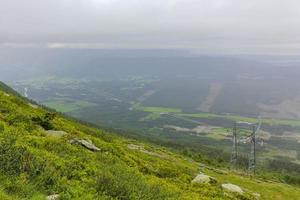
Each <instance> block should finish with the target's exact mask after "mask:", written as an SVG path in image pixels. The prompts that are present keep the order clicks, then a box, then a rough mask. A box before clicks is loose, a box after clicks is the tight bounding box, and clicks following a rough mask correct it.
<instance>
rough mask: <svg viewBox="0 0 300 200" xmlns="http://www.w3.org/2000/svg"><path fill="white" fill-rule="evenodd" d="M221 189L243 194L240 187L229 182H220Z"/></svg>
mask: <svg viewBox="0 0 300 200" xmlns="http://www.w3.org/2000/svg"><path fill="white" fill-rule="evenodd" d="M222 189H223V190H226V191H229V192H234V193H238V194H243V193H244V192H243V190H242V188H240V187H239V186H237V185H234V184H231V183H224V184H222Z"/></svg>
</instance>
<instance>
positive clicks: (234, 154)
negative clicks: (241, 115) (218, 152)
mask: <svg viewBox="0 0 300 200" xmlns="http://www.w3.org/2000/svg"><path fill="white" fill-rule="evenodd" d="M232 133H233V135H232V136H233V137H232V150H231V158H230V164H231V165H232V166H234V165H236V161H237V123H236V122H234V125H233V129H232Z"/></svg>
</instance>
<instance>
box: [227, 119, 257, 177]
mask: <svg viewBox="0 0 300 200" xmlns="http://www.w3.org/2000/svg"><path fill="white" fill-rule="evenodd" d="M238 126H240V127H238ZM260 126H261V119H260V117H259V123H258V125H257V126H256V125H255V124H252V123H248V122H235V123H234V125H233V130H232V151H231V159H230V164H231V166H234V165H236V162H237V157H238V150H237V141H238V140H237V132H238V128H246V129H251V135H249V136H248V137H247V138H248V139H249V141H250V155H249V160H248V171H249V172H253V173H254V174H255V167H256V133H257V132H258V131H259V129H260Z"/></svg>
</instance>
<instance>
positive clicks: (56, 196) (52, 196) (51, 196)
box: [46, 194, 59, 200]
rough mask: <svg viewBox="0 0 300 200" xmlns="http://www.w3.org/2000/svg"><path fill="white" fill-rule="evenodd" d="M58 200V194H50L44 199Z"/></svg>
mask: <svg viewBox="0 0 300 200" xmlns="http://www.w3.org/2000/svg"><path fill="white" fill-rule="evenodd" d="M58 198H59V194H52V195H49V196H47V197H46V200H56V199H58Z"/></svg>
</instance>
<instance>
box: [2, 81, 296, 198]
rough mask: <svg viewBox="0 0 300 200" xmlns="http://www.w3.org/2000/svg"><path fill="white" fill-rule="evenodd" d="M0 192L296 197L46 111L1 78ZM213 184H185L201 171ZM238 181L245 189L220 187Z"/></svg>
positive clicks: (277, 186) (286, 189)
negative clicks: (209, 177) (210, 178)
mask: <svg viewBox="0 0 300 200" xmlns="http://www.w3.org/2000/svg"><path fill="white" fill-rule="evenodd" d="M0 166H1V168H0V199H1V200H2V199H3V200H9V199H35V200H38V199H46V197H47V196H48V195H59V196H58V198H57V199H87V200H89V199H91V200H92V199H93V200H94V199H99V200H102V199H103V200H109V199H110V200H113V199H115V200H117V199H118V200H141V199H145V200H159V199H174V200H175V199H180V200H181V199H183V200H184V199H186V200H197V199H256V198H258V197H257V194H254V193H259V195H260V199H282V200H283V199H291V200H292V199H299V197H300V190H299V188H296V187H292V186H289V185H286V184H282V183H276V182H268V181H263V180H258V179H253V178H250V177H248V176H246V175H238V174H237V173H235V172H231V171H228V170H226V169H225V170H226V171H224V169H223V171H220V169H214V168H211V167H205V168H203V166H202V167H200V166H201V165H199V163H197V162H194V161H193V160H191V159H189V158H186V157H183V156H181V155H179V154H176V153H174V152H172V151H170V150H168V149H165V148H162V147H158V146H155V145H152V144H147V143H142V142H139V141H135V140H131V139H126V138H122V137H119V136H117V135H115V134H114V133H110V132H106V131H104V130H100V129H96V128H93V127H88V126H86V125H83V124H80V123H78V122H76V121H73V120H70V119H66V118H64V117H63V116H61V115H59V114H57V113H53V112H49V111H48V110H45V109H43V108H41V107H39V106H37V105H34V104H32V103H30V102H29V101H26V99H24V98H20V97H19V96H18V95H16V94H15V92H14V91H12V90H10V89H9V88H8V87H7V86H5V85H4V84H2V83H1V84H0ZM200 171H201V172H204V173H206V174H208V175H211V176H213V177H215V178H216V180H217V182H216V183H213V184H191V181H192V180H193V179H194V177H195V176H196V175H197V174H198V173H199V172H200ZM222 183H233V184H237V185H239V186H240V187H241V188H242V189H243V190H244V193H243V194H235V193H230V192H226V191H225V190H223V189H222V188H221V184H222Z"/></svg>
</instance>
